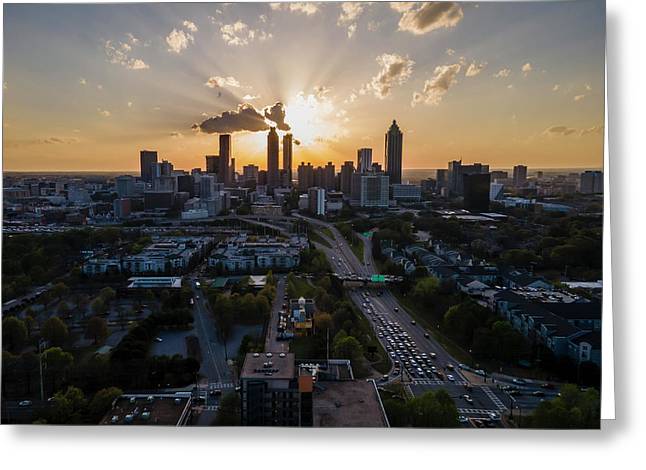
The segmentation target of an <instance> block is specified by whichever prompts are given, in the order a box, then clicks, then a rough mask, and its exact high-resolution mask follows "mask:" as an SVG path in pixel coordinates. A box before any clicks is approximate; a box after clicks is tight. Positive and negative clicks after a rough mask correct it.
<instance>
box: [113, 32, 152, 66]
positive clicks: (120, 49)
mask: <svg viewBox="0 0 646 470" xmlns="http://www.w3.org/2000/svg"><path fill="white" fill-rule="evenodd" d="M129 41H130V44H138V43H139V40H138V39H137V38H135V37H134V36H132V35H130V39H129ZM130 44H129V43H126V42H121V41H110V40H108V41H105V43H104V44H103V50H104V52H105V55H106V56H107V57H108V61H109V62H110V63H111V64H119V65H122V66H124V67H125V68H127V69H130V70H144V69H148V68H150V67H149V65H148V64H146V63H145V62H144V61H143V60H142V59H137V58H134V57H131V56H130V52H132V46H131V45H130Z"/></svg>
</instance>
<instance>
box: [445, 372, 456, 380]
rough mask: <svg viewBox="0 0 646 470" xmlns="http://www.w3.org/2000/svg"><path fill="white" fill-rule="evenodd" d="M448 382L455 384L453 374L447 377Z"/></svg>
mask: <svg viewBox="0 0 646 470" xmlns="http://www.w3.org/2000/svg"><path fill="white" fill-rule="evenodd" d="M446 380H448V381H449V382H455V377H453V376H452V375H451V374H449V375H447V376H446Z"/></svg>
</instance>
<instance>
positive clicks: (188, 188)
mask: <svg viewBox="0 0 646 470" xmlns="http://www.w3.org/2000/svg"><path fill="white" fill-rule="evenodd" d="M177 191H178V192H180V193H188V195H189V197H195V182H194V180H193V175H178V176H177Z"/></svg>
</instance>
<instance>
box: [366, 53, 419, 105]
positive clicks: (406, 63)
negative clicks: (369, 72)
mask: <svg viewBox="0 0 646 470" xmlns="http://www.w3.org/2000/svg"><path fill="white" fill-rule="evenodd" d="M376 60H377V63H378V64H379V65H380V66H381V70H380V71H379V73H378V74H377V75H375V76H374V77H372V80H371V81H370V83H367V84H366V85H364V86H363V87H362V88H361V90H360V91H359V93H360V94H366V93H368V92H370V91H372V92H373V93H374V95H375V96H376V97H377V98H379V99H384V98H386V97H388V96H390V93H391V91H392V89H393V87H394V86H396V85H402V84H403V83H405V82H406V81H407V80H408V78H409V77H410V76H411V74H412V73H413V65H414V64H415V62H414V61H412V60H410V59H409V58H408V56H405V57H404V56H401V55H399V54H381V55H380V56H377V58H376Z"/></svg>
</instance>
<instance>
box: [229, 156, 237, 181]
mask: <svg viewBox="0 0 646 470" xmlns="http://www.w3.org/2000/svg"><path fill="white" fill-rule="evenodd" d="M235 182H236V159H235V158H233V157H232V158H231V165H229V186H235Z"/></svg>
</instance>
